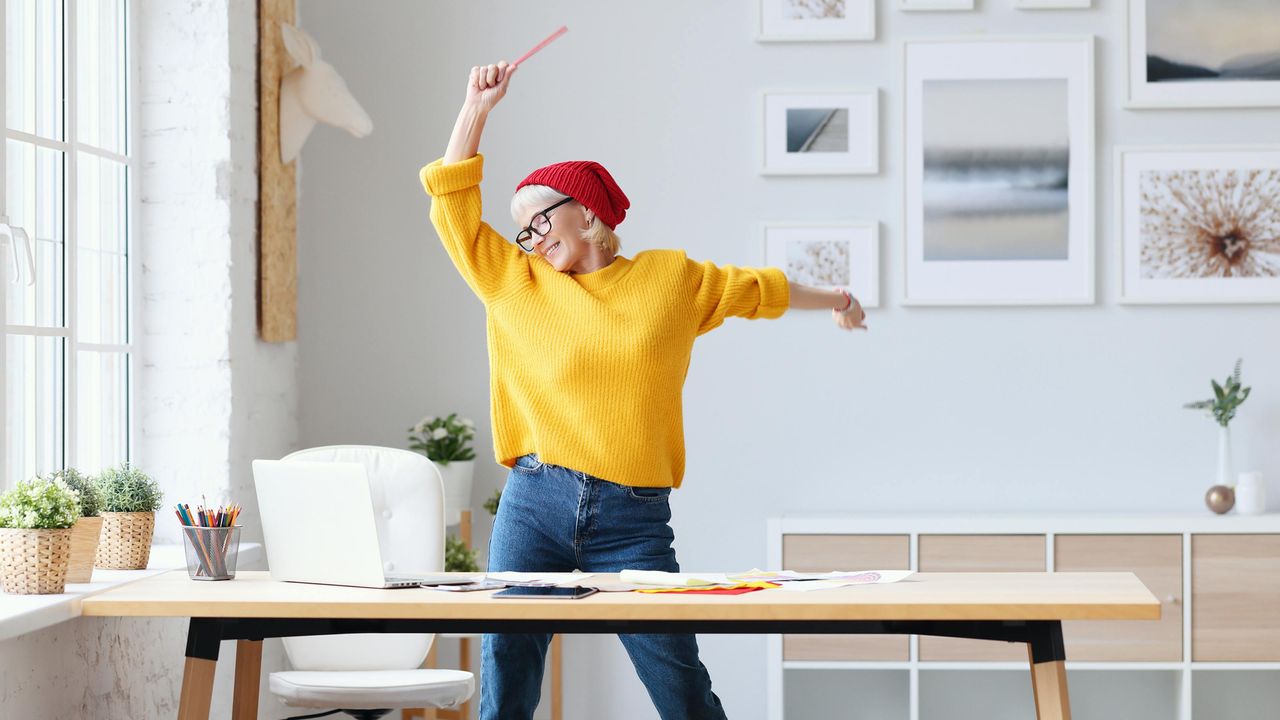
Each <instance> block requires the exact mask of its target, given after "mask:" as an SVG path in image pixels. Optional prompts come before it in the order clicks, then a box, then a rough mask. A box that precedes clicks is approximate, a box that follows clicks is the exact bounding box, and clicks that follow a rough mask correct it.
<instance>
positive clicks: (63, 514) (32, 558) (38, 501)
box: [0, 478, 80, 595]
mask: <svg viewBox="0 0 1280 720" xmlns="http://www.w3.org/2000/svg"><path fill="white" fill-rule="evenodd" d="M79 517H80V498H79V496H78V495H77V494H76V491H75V490H72V489H71V488H70V487H68V486H67V484H66V483H65V482H63V481H62V480H50V479H46V478H35V479H33V480H28V481H26V482H21V483H18V484H17V485H16V486H15V487H14V488H13V489H12V490H10V491H9V492H7V493H5V494H4V495H2V496H0V587H3V589H4V591H5V592H7V593H18V594H23V595H35V594H47V593H55V594H56V593H61V592H62V591H63V589H64V588H65V585H66V578H67V563H68V561H69V560H70V558H71V526H72V525H74V524H75V522H76V519H77V518H79Z"/></svg>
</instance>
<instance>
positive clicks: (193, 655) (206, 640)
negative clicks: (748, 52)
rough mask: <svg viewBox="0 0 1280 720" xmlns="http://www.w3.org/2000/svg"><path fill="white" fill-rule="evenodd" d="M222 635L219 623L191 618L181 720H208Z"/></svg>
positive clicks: (179, 707) (180, 708) (188, 628)
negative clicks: (214, 672)
mask: <svg viewBox="0 0 1280 720" xmlns="http://www.w3.org/2000/svg"><path fill="white" fill-rule="evenodd" d="M221 639H222V638H221V635H220V633H219V628H218V624H217V621H215V620H209V619H206V618H191V624H190V625H189V626H187V663H186V665H185V666H184V667H183V670H182V693H181V694H180V695H179V696H178V720H209V705H210V704H211V703H212V702H213V671H214V668H216V667H217V666H218V643H219V642H220V641H221Z"/></svg>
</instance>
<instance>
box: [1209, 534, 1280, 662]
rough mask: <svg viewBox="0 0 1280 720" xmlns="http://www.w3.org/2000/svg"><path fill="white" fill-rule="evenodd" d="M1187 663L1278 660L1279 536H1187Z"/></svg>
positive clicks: (1279, 605) (1279, 623)
mask: <svg viewBox="0 0 1280 720" xmlns="http://www.w3.org/2000/svg"><path fill="white" fill-rule="evenodd" d="M1191 659H1192V660H1195V661H1198V662H1276V661H1280V535H1193V536H1191Z"/></svg>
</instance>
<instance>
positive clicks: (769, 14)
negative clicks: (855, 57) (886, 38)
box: [756, 0, 876, 42]
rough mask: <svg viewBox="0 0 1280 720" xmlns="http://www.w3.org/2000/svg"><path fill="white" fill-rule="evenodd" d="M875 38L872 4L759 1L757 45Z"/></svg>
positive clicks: (856, 0) (859, 0) (863, 0)
mask: <svg viewBox="0 0 1280 720" xmlns="http://www.w3.org/2000/svg"><path fill="white" fill-rule="evenodd" d="M875 38H876V3H875V0H760V31H759V34H758V35H757V36H756V39H757V40H759V41H761V42H805V41H809V42H814V41H824V40H826V41H831V40H874V39H875Z"/></svg>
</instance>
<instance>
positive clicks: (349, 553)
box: [253, 460, 465, 588]
mask: <svg viewBox="0 0 1280 720" xmlns="http://www.w3.org/2000/svg"><path fill="white" fill-rule="evenodd" d="M253 482H254V485H255V486H256V487H257V490H258V512H259V514H260V515H261V517H262V539H263V541H264V543H265V544H266V546H267V563H268V564H269V565H270V566H271V579H272V580H285V581H288V582H307V583H323V584H326V585H355V586H359V587H372V588H398V587H416V586H418V585H420V584H422V583H424V582H428V583H432V582H441V581H445V580H448V581H451V582H455V583H456V582H465V580H460V579H458V578H457V577H456V576H455V577H453V578H447V577H445V576H439V575H432V574H429V573H401V574H399V575H398V576H397V577H387V576H386V575H385V574H384V573H383V571H382V567H383V565H382V551H381V549H380V548H379V546H378V527H377V525H376V523H375V521H374V515H373V497H372V495H371V494H370V492H369V477H368V475H367V474H366V473H365V468H364V465H362V464H361V463H348V462H293V461H284V460H254V461H253Z"/></svg>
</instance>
